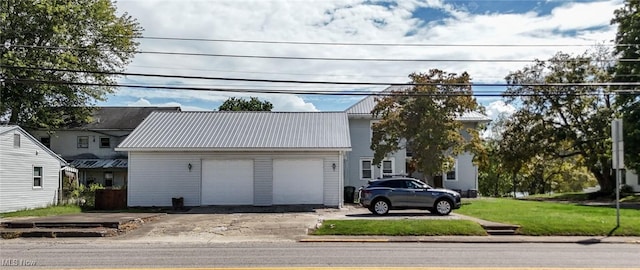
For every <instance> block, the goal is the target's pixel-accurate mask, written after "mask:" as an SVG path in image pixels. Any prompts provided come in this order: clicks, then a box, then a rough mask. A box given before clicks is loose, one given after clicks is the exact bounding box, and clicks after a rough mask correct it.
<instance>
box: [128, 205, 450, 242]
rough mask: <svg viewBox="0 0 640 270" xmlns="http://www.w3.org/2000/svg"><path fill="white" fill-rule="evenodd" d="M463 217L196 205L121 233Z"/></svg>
mask: <svg viewBox="0 0 640 270" xmlns="http://www.w3.org/2000/svg"><path fill="white" fill-rule="evenodd" d="M381 218H384V219H460V218H461V217H460V216H458V215H455V214H453V213H452V215H449V216H437V215H433V214H430V213H429V212H428V211H420V210H400V211H398V210H396V211H392V212H390V213H389V215H388V216H385V217H379V216H374V215H373V214H371V213H370V212H369V211H368V210H367V209H364V208H362V207H360V206H356V205H347V206H345V207H344V208H342V209H334V208H313V207H308V206H297V207H264V208H262V207H197V208H193V209H191V210H189V211H187V212H184V213H174V214H168V215H164V216H161V217H159V218H157V219H156V220H154V221H152V222H148V223H146V224H144V226H142V227H140V228H138V229H137V230H134V231H131V232H129V233H127V234H126V235H122V236H118V237H117V238H118V239H122V240H144V241H173V240H179V241H198V242H201V241H206V242H243V241H246V242H251V241H262V242H263V241H297V240H298V239H300V238H302V237H305V236H306V235H307V233H308V230H309V229H310V228H315V227H316V226H317V225H318V224H320V223H321V222H322V221H323V220H327V219H381Z"/></svg>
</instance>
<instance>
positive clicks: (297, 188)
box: [273, 159, 324, 204]
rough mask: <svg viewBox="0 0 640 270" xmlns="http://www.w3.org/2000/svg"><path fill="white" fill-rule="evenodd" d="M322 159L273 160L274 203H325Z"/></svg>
mask: <svg viewBox="0 0 640 270" xmlns="http://www.w3.org/2000/svg"><path fill="white" fill-rule="evenodd" d="M323 179H324V177H323V169H322V159H275V160H273V204H323V203H324V199H323V188H324V180H323Z"/></svg>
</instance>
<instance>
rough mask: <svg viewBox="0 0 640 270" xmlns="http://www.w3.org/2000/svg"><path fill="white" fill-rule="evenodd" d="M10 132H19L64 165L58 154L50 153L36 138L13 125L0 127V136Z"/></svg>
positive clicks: (64, 162) (65, 162)
mask: <svg viewBox="0 0 640 270" xmlns="http://www.w3.org/2000/svg"><path fill="white" fill-rule="evenodd" d="M12 130H17V131H18V132H20V133H21V134H22V135H23V136H24V137H26V138H28V139H29V140H31V141H32V142H33V143H34V144H35V145H37V146H38V147H40V148H42V150H44V151H45V152H47V153H49V154H50V155H51V156H53V157H55V158H57V159H58V160H60V164H62V165H66V164H67V161H66V160H64V159H63V158H62V157H60V156H59V155H58V154H56V153H55V152H53V151H51V149H49V147H46V146H44V144H42V143H41V142H40V141H38V140H37V139H36V138H34V137H33V136H31V134H29V132H26V131H25V130H24V129H22V128H21V127H20V126H15V125H8V126H0V134H4V133H6V132H9V131H12Z"/></svg>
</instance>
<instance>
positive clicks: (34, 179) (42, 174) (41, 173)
mask: <svg viewBox="0 0 640 270" xmlns="http://www.w3.org/2000/svg"><path fill="white" fill-rule="evenodd" d="M31 168H32V170H31V176H32V177H31V186H32V187H33V188H34V189H41V188H42V187H43V186H44V183H43V181H44V167H42V166H36V165H33V166H31ZM36 168H40V175H39V176H38V177H39V178H40V185H39V186H36V185H35V181H36Z"/></svg>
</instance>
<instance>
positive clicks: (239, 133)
mask: <svg viewBox="0 0 640 270" xmlns="http://www.w3.org/2000/svg"><path fill="white" fill-rule="evenodd" d="M350 148H351V140H350V137H349V124H348V119H347V114H346V113H344V112H153V113H151V115H149V117H147V119H146V120H144V121H143V122H142V123H141V124H140V125H139V126H138V127H137V128H136V129H135V130H134V131H133V132H132V133H131V134H130V135H129V136H128V137H127V138H126V139H125V140H124V141H123V142H122V143H121V144H120V145H118V147H117V149H116V150H117V151H145V150H163V151H254V150H257V151H259V150H296V149H306V150H323V149H325V150H328V149H331V150H350Z"/></svg>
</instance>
